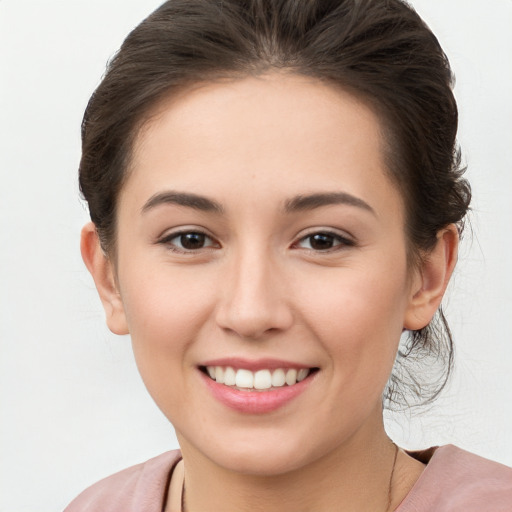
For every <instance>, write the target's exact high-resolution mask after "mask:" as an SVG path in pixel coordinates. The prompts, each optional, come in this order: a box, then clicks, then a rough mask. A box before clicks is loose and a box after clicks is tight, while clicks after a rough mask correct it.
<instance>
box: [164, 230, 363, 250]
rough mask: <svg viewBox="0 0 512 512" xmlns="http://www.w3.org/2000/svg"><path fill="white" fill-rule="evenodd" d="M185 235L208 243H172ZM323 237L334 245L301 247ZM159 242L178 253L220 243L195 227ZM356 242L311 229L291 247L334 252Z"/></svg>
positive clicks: (170, 234)
mask: <svg viewBox="0 0 512 512" xmlns="http://www.w3.org/2000/svg"><path fill="white" fill-rule="evenodd" d="M186 235H193V236H196V237H200V239H202V240H203V241H206V240H209V242H210V243H209V244H208V245H206V246H202V247H198V248H196V249H187V248H184V247H183V240H181V241H180V243H181V247H178V246H177V245H176V244H175V243H172V241H173V240H175V239H178V238H182V237H184V236H186ZM318 236H320V237H323V239H324V241H325V240H326V239H327V240H329V239H330V240H331V241H332V243H334V244H335V245H334V246H333V247H328V248H326V249H314V248H313V247H301V244H302V243H303V242H305V241H306V240H308V239H309V240H310V245H311V239H312V238H313V237H318ZM158 243H159V244H162V245H166V246H167V247H168V248H169V249H170V250H171V251H172V252H176V253H180V254H194V253H198V252H199V251H204V250H205V249H206V250H209V249H211V248H218V247H220V244H219V243H218V242H216V241H215V240H214V239H213V238H212V237H211V236H210V235H208V234H207V233H205V232H204V231H201V230H197V229H188V230H182V231H178V232H174V233H169V234H168V235H166V236H164V237H163V238H161V239H160V240H158ZM355 245H356V243H355V242H354V240H352V239H350V238H348V237H345V236H342V235H340V234H339V233H335V232H333V231H329V230H318V231H313V232H311V233H308V234H307V235H305V236H302V237H301V238H300V239H299V240H298V241H297V242H295V243H293V244H292V248H302V249H305V250H306V251H308V252H311V253H317V254H325V253H331V252H336V251H339V250H342V249H344V248H347V247H354V246H355Z"/></svg>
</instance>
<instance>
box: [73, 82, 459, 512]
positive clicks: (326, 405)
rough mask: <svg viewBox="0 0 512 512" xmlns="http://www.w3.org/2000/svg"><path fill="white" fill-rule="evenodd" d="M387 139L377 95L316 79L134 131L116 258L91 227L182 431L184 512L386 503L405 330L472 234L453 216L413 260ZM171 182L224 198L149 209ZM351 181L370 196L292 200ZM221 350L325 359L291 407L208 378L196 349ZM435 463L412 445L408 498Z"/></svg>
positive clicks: (397, 492) (96, 260) (93, 261)
mask: <svg viewBox="0 0 512 512" xmlns="http://www.w3.org/2000/svg"><path fill="white" fill-rule="evenodd" d="M382 142H383V141H382V137H381V134H380V131H379V121H378V118H377V117H376V115H375V114H374V113H373V112H372V110H371V109H370V108H369V107H367V106H366V105H365V104H364V103H362V102H360V101H358V100H357V99H355V98H354V97H353V96H351V95H350V94H348V93H346V92H343V91H340V90H338V89H334V88H332V87H331V86H328V85H325V84H322V83H320V82H318V81H315V80H313V79H309V78H304V77H297V76H294V75H283V74H280V75H278V74H269V75H265V76H260V77H256V78H255V77H251V78H246V79H242V80H237V81H231V82H226V81H224V82H220V83H208V84H201V85H199V86H197V87H195V88H194V89H189V90H187V91H185V92H183V93H182V94H180V95H178V96H174V97H172V98H170V99H167V100H166V101H165V102H163V103H161V104H160V105H158V106H157V107H156V108H155V111H154V115H153V116H152V118H151V121H150V122H149V123H147V124H146V125H145V127H144V128H143V130H142V131H141V133H140V134H139V137H138V139H137V143H136V146H135V152H134V157H133V161H132V164H131V169H130V174H129V177H128V179H127V181H126V183H125V185H124V187H123V189H122V191H121V194H120V197H119V203H118V212H117V215H118V232H117V240H116V244H117V251H116V260H115V261H112V260H111V259H109V258H108V257H106V256H105V255H104V254H103V252H102V250H101V248H100V246H99V243H98V238H97V235H96V231H95V229H94V226H93V225H92V224H88V225H86V226H85V227H84V230H83V232H82V254H83V257H84V261H85V263H86V265H87V266H88V268H89V270H90V271H91V273H92V275H93V277H94V279H95V282H96V285H97V287H98V291H99V293H100V297H101V299H102V302H103V304H104V307H105V311H106V316H107V322H108V325H109V327H110V329H111V330H112V331H113V332H115V333H118V334H127V333H129V334H130V335H131V337H132V342H133V348H134V353H135V358H136V361H137V364H138V367H139V370H140V373H141V375H142V377H143V379H144V382H145V384H146V386H147V388H148V390H149V392H150V393H151V395H152V396H153V398H154V400H155V402H156V403H157V404H158V406H159V407H160V408H161V410H162V411H163V413H164V414H165V415H166V416H167V417H168V418H169V420H170V421H171V422H172V424H173V425H174V427H175V429H176V433H177V436H178V440H179V442H180V446H181V449H182V453H183V458H184V463H185V481H186V489H187V494H186V500H187V508H188V510H189V511H197V510H211V511H216V510H222V511H223V512H228V511H230V510H237V511H243V510H258V508H257V507H260V508H261V510H266V511H272V510H279V511H280V512H282V511H283V510H290V511H291V510H293V511H299V510H300V511H306V510H315V512H321V511H323V510H325V511H329V510H340V509H341V508H340V506H341V505H340V504H343V508H342V510H344V511H358V512H364V511H367V510H368V511H370V510H371V511H376V510H384V509H385V506H386V504H387V496H388V488H389V479H390V475H391V468H392V464H393V458H394V446H393V445H392V444H391V443H390V441H389V439H388V438H387V436H386V433H385V431H384V426H383V422H382V405H381V396H382V392H383V389H384V387H385V384H386V381H387V379H388V377H389V375H390V373H391V369H392V366H393V361H394V358H395V355H396V351H397V346H398V342H399V338H400V334H401V333H402V330H403V329H404V328H405V329H419V328H421V327H423V326H425V325H426V324H427V323H428V322H429V321H430V319H431V318H432V316H433V314H434V313H435V311H436V310H437V308H438V306H439V303H440V301H441V298H442V296H443V293H444V291H445V289H446V286H447V283H448V280H449V277H450V275H451V272H452V270H453V267H454V265H455V261H456V252H457V241H458V238H457V232H456V229H455V228H454V226H449V227H447V228H446V229H444V230H442V231H441V232H440V233H439V234H438V242H437V245H436V246H435V248H434V249H433V251H432V252H431V253H430V254H429V255H425V258H424V264H423V265H422V267H421V268H411V266H410V265H409V264H408V261H407V251H406V239H405V235H404V223H405V219H404V207H403V202H402V198H401V196H400V194H399V192H398V190H397V189H396V188H395V187H394V186H393V184H392V183H391V181H390V180H389V178H388V176H387V174H386V169H385V165H384V158H383V151H382V146H383V144H382ZM169 191H172V192H180V193H188V194H199V195H201V196H205V197H206V198H208V199H210V200H213V201H215V202H216V203H218V205H219V206H220V207H221V208H222V212H219V211H202V210H198V209H197V208H193V207H190V206H184V205H178V204H174V203H172V202H160V203H158V204H153V205H151V204H150V205H149V206H148V201H149V202H150V203H151V198H154V197H155V195H158V194H162V193H167V192H169ZM339 192H343V193H344V194H349V195H350V196H351V197H352V198H357V200H358V201H359V202H360V203H359V204H355V203H356V202H357V201H354V200H352V201H351V202H349V203H347V202H346V201H344V202H341V203H337V204H328V205H325V204H324V205H320V206H318V205H317V206H316V207H314V208H313V207H311V208H307V209H296V210H292V211H286V209H285V205H286V204H287V202H288V204H289V202H290V200H291V199H292V198H295V197H297V196H305V195H309V194H314V193H328V194H332V193H339ZM362 202H364V204H365V205H367V206H362ZM145 206H146V207H145ZM181 231H187V232H197V231H201V232H204V233H206V234H207V235H208V237H207V238H205V240H206V243H205V246H204V247H199V248H198V249H194V250H189V251H184V250H183V249H182V248H180V242H181V241H182V240H183V239H181V238H180V237H179V236H177V235H176V233H177V232H181ZM315 233H329V235H328V237H327V241H328V242H329V241H330V242H331V243H332V247H331V248H328V249H326V250H321V249H320V250H319V249H318V247H317V246H315V245H312V242H314V240H313V239H312V238H311V236H312V235H313V234H315ZM329 237H330V238H329ZM220 357H244V358H246V359H257V358H261V357H268V358H277V359H285V360H289V361H294V362H297V363H300V364H302V365H304V366H307V367H317V368H319V371H318V372H317V373H316V375H315V376H314V379H311V382H310V383H309V385H308V387H307V388H306V390H305V391H304V392H303V393H302V394H301V395H299V396H298V397H296V398H295V399H294V400H293V401H291V402H290V403H288V404H286V405H285V406H284V407H281V408H280V409H278V410H277V411H273V412H271V413H267V414H260V415H248V414H242V413H240V412H237V411H233V410H231V409H228V408H227V407H226V406H224V405H223V404H221V403H219V402H218V401H217V400H216V399H214V398H213V397H212V395H211V394H210V393H209V392H208V390H207V389H206V386H205V385H204V383H203V379H202V375H201V373H200V372H199V370H198V365H200V364H201V363H202V362H204V361H206V360H210V359H214V358H220ZM422 469H423V466H422V465H421V464H420V463H419V462H417V461H415V460H414V459H412V458H410V457H409V456H407V455H406V454H405V452H400V453H399V456H398V459H397V463H396V468H395V474H394V477H393V485H392V491H393V494H392V496H393V499H392V506H393V507H396V506H397V505H398V504H399V503H400V501H401V500H402V499H403V498H404V496H405V495H406V493H407V492H408V491H409V490H410V488H411V487H412V485H413V484H414V482H415V481H416V480H417V478H418V477H419V475H420V474H421V471H422ZM255 496H257V499H256V500H255V498H254V497H255Z"/></svg>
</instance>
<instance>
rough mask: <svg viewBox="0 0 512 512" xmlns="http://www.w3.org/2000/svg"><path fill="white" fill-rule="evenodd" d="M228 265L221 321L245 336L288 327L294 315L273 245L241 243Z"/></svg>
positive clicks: (220, 323)
mask: <svg viewBox="0 0 512 512" xmlns="http://www.w3.org/2000/svg"><path fill="white" fill-rule="evenodd" d="M228 266H229V269H228V271H227V274H228V275H227V276H226V281H225V282H224V283H223V284H222V286H223V287H225V289H224V293H223V301H222V304H221V306H220V309H219V314H218V323H219V325H220V326H221V327H222V328H224V329H227V330H230V331H233V332H236V333H237V334H238V335H239V336H241V337H244V338H258V337H261V336H262V335H263V334H265V333H267V332H268V331H271V330H284V329H286V328H288V327H289V325H290V324H291V321H292V315H291V310H290V308H289V305H288V302H287V300H286V297H285V294H284V293H283V289H284V287H283V284H284V283H283V281H284V280H285V276H284V275H283V273H282V271H280V268H279V262H278V261H277V258H276V257H275V255H273V254H272V251H271V250H270V248H268V247H264V246H262V245H261V244H259V245H258V244H255V243H248V244H245V245H241V246H240V247H239V248H238V249H237V250H235V251H234V254H233V255H232V257H231V258H230V261H229V263H228Z"/></svg>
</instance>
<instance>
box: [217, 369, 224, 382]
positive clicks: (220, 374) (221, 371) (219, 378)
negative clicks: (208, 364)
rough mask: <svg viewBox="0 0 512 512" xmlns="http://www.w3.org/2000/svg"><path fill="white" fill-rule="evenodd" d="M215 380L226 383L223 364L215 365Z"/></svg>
mask: <svg viewBox="0 0 512 512" xmlns="http://www.w3.org/2000/svg"><path fill="white" fill-rule="evenodd" d="M215 380H216V381H217V382H218V383H219V384H224V368H222V366H216V367H215Z"/></svg>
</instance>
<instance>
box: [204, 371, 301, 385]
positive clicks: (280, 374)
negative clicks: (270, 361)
mask: <svg viewBox="0 0 512 512" xmlns="http://www.w3.org/2000/svg"><path fill="white" fill-rule="evenodd" d="M206 371H207V372H208V375H209V376H210V377H211V378H212V379H213V380H215V381H217V382H218V383H219V384H225V385H226V386H236V387H237V388H245V389H259V390H263V389H270V388H280V387H282V386H284V385H285V384H286V385H288V386H293V385H294V384H296V383H297V382H301V381H303V380H304V379H305V378H306V377H307V376H308V375H309V373H310V370H309V369H308V368H301V369H300V370H296V369H295V368H290V369H288V370H284V369H283V368H277V369H276V370H274V371H271V370H258V371H257V372H251V371H250V370H245V369H242V368H241V369H238V370H235V369H234V368H232V367H231V366H226V367H223V366H207V367H206Z"/></svg>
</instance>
